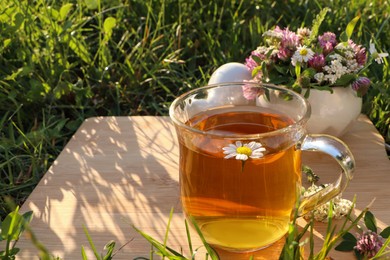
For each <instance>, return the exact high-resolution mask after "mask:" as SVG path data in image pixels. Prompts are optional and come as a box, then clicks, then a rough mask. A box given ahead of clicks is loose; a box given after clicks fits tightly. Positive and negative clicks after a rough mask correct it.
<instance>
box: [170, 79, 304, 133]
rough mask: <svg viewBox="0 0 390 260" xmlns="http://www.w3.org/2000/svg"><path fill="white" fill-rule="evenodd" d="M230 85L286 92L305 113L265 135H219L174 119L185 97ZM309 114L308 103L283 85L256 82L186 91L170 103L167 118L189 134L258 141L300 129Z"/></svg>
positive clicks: (217, 85)
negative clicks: (302, 105) (297, 102)
mask: <svg viewBox="0 0 390 260" xmlns="http://www.w3.org/2000/svg"><path fill="white" fill-rule="evenodd" d="M231 85H237V87H240V88H241V87H242V85H253V86H259V85H260V86H263V87H266V88H269V89H274V90H275V89H276V90H279V91H284V92H288V93H289V94H291V95H292V96H294V98H297V99H299V100H301V101H302V103H303V104H304V107H305V108H306V111H304V113H303V116H302V118H300V119H299V120H297V121H296V122H294V123H292V124H289V125H288V126H286V127H283V128H280V129H276V130H273V131H270V132H266V133H259V134H226V133H223V134H219V133H209V132H207V131H202V130H199V129H196V128H193V127H191V126H189V125H187V124H185V122H181V121H180V120H179V119H178V118H177V117H176V115H175V109H176V107H177V105H178V103H179V102H180V101H181V100H184V99H186V98H187V97H189V96H191V95H193V94H194V93H196V92H199V91H203V90H207V89H212V88H216V87H222V86H231ZM310 113H311V107H310V103H309V102H308V101H307V100H306V99H305V98H304V97H302V96H301V95H300V94H298V93H296V92H294V91H293V90H291V89H288V88H286V87H283V85H279V86H278V85H274V84H269V83H257V82H221V83H216V84H210V85H206V86H203V87H199V88H196V89H192V90H190V91H187V92H186V93H184V94H181V95H180V96H178V97H177V98H176V99H175V100H174V101H173V102H172V104H171V106H170V107H169V116H170V118H171V120H172V121H173V122H174V124H176V125H177V126H179V127H182V128H185V129H187V130H189V131H191V132H195V133H198V134H202V135H208V136H215V137H219V138H234V139H237V140H244V139H245V140H248V139H249V140H250V139H259V138H261V137H265V136H274V135H279V134H285V133H287V132H290V131H293V130H295V129H297V127H301V126H302V125H303V124H305V123H306V122H307V120H308V119H309V117H310Z"/></svg>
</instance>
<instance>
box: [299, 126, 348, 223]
mask: <svg viewBox="0 0 390 260" xmlns="http://www.w3.org/2000/svg"><path fill="white" fill-rule="evenodd" d="M300 149H301V150H302V151H319V152H323V153H326V154H328V155H330V156H332V157H333V158H334V159H335V160H336V161H337V162H338V164H339V165H340V166H341V169H342V174H340V176H339V178H338V179H337V180H336V181H335V182H333V183H331V184H329V185H328V186H327V187H325V188H324V189H322V190H320V191H318V192H316V193H314V194H313V195H310V196H308V197H303V198H302V200H301V204H300V206H299V210H298V212H299V215H301V216H302V215H304V214H305V213H307V212H309V211H312V210H314V209H315V208H316V207H317V206H319V205H321V204H323V203H326V202H328V201H329V200H331V199H333V198H334V197H336V196H337V195H339V194H340V193H341V192H342V191H343V190H344V189H345V188H346V187H347V186H348V183H349V181H350V180H352V177H353V171H354V169H355V159H354V158H353V155H352V153H351V151H350V150H349V148H348V147H347V145H346V144H345V143H343V142H342V141H341V140H339V139H337V138H335V137H333V136H330V135H317V134H313V135H307V136H306V137H305V138H304V140H303V142H302V143H301V144H300Z"/></svg>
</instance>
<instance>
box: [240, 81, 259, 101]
mask: <svg viewBox="0 0 390 260" xmlns="http://www.w3.org/2000/svg"><path fill="white" fill-rule="evenodd" d="M244 82H255V81H250V80H249V81H244ZM242 91H243V95H244V97H245V98H246V99H247V100H253V99H255V98H256V97H257V96H260V95H262V94H263V93H264V89H262V88H259V87H254V86H252V85H250V84H245V85H243V86H242Z"/></svg>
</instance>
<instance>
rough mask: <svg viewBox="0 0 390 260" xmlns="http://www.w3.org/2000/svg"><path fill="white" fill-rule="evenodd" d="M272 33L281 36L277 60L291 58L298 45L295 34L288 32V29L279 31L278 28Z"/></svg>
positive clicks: (298, 40)
mask: <svg viewBox="0 0 390 260" xmlns="http://www.w3.org/2000/svg"><path fill="white" fill-rule="evenodd" d="M274 31H275V32H277V33H280V34H281V35H282V38H281V41H280V47H279V52H278V58H279V59H281V60H283V61H286V60H287V59H288V58H291V57H292V55H293V54H294V52H295V50H296V49H297V47H298V45H299V44H300V37H299V36H298V35H297V34H296V33H295V32H292V31H290V30H289V29H288V28H285V29H283V30H281V29H280V28H279V27H276V28H275V30H274Z"/></svg>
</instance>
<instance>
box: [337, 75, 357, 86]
mask: <svg viewBox="0 0 390 260" xmlns="http://www.w3.org/2000/svg"><path fill="white" fill-rule="evenodd" d="M355 79H356V75H355V74H344V75H342V76H341V77H340V78H339V79H337V80H336V82H335V83H334V85H335V86H347V85H349V84H351V83H352V82H353V81H354V80H355Z"/></svg>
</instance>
